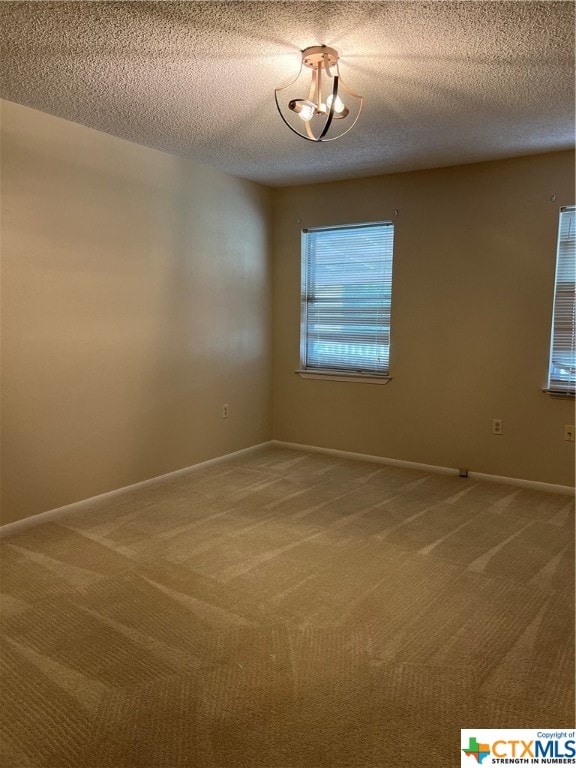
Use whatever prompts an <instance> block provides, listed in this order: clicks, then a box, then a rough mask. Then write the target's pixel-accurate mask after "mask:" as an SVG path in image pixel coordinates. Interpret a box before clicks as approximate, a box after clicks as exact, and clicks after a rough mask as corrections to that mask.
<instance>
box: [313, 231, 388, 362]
mask: <svg viewBox="0 0 576 768" xmlns="http://www.w3.org/2000/svg"><path fill="white" fill-rule="evenodd" d="M302 234H303V257H304V265H303V267H304V269H303V278H304V279H303V291H302V342H303V343H302V357H303V360H302V367H303V368H305V369H306V370H328V371H332V370H333V371H345V372H355V373H360V374H362V373H371V374H373V375H374V374H377V375H386V374H387V373H388V370H389V355H390V306H391V297H392V254H393V241H394V227H393V225H392V224H391V223H378V224H365V225H360V226H347V227H332V228H325V229H308V230H304V231H303V233H302Z"/></svg>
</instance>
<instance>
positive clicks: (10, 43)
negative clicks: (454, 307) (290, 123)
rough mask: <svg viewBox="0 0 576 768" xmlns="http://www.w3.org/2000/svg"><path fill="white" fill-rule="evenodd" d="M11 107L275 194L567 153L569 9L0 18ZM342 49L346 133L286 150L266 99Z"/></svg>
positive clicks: (100, 9) (208, 5)
mask: <svg viewBox="0 0 576 768" xmlns="http://www.w3.org/2000/svg"><path fill="white" fill-rule="evenodd" d="M0 16H1V20H2V26H3V34H2V53H3V62H4V63H3V66H2V89H1V95H2V97H4V98H6V99H8V100H11V101H16V102H19V103H20V104H25V105H28V106H30V107H34V108H36V109H40V110H42V111H45V112H49V113H51V114H54V115H59V116H60V117H64V118H67V119H68V120H73V121H75V122H78V123H82V124H84V125H88V126H91V127H93V128H97V129H99V130H102V131H106V132H108V133H111V134H114V135H116V136H120V137H123V138H125V139H129V140H130V141H135V142H138V143H139V144H145V145H147V146H150V147H156V148H157V149H161V150H165V151H168V152H172V153H175V154H179V155H183V156H186V157H190V158H193V159H194V160H196V161H198V162H201V163H205V164H208V165H211V166H213V167H216V168H220V169H221V170H223V171H226V172H228V173H232V174H234V175H237V176H242V177H245V178H248V179H253V180H255V181H259V182H262V183H264V184H269V185H271V186H281V185H286V184H296V183H308V182H314V181H324V180H332V179H345V178H353V177H358V176H366V175H373V174H378V173H390V172H396V171H405V170H414V169H420V168H431V167H438V166H445V165H457V164H461V163H466V162H474V161H480V160H487V159H494V158H499V157H509V156H513V155H522V154H531V153H538V152H546V151H552V150H557V149H565V148H568V147H571V146H573V142H574V31H573V30H574V4H573V3H572V2H550V1H548V2H521V1H520V2H518V1H514V2H498V1H496V0H493V1H491V2H472V1H470V0H468V1H466V2H438V1H434V0H431V1H430V2H412V3H404V2H81V3H77V2H61V3H52V2H28V3H19V2H1V3H0ZM318 44H326V45H331V46H333V47H335V48H337V49H338V51H339V52H340V56H341V62H340V63H341V74H342V77H343V79H344V80H345V81H346V83H347V84H348V85H349V87H351V88H352V89H353V90H354V91H356V92H357V93H361V94H362V95H363V96H364V97H365V106H364V110H363V112H362V114H361V115H360V119H359V121H358V123H357V125H356V126H355V127H354V129H353V130H352V131H351V132H350V133H349V134H348V135H347V136H345V137H343V138H342V139H339V140H337V141H334V142H330V143H328V144H314V143H311V142H307V141H305V140H304V139H300V138H298V137H297V136H295V135H294V134H292V133H291V132H290V131H289V130H288V128H287V127H286V126H285V125H284V124H283V123H282V121H281V119H280V117H279V115H278V113H277V112H276V107H275V104H274V88H276V87H278V86H280V85H285V84H287V83H288V82H289V81H290V80H292V79H293V78H294V77H295V75H296V74H297V72H298V69H299V66H300V49H302V48H305V47H307V46H309V45H318Z"/></svg>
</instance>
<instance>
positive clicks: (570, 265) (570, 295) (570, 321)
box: [548, 205, 576, 394]
mask: <svg viewBox="0 0 576 768" xmlns="http://www.w3.org/2000/svg"><path fill="white" fill-rule="evenodd" d="M550 347H551V348H550V367H549V377H548V389H549V390H550V391H551V392H563V393H566V394H574V391H575V386H576V208H575V207H574V206H573V205H572V206H569V207H565V208H561V209H560V226H559V230H558V254H557V257H556V281H555V291H554V311H553V315H552V342H551V345H550Z"/></svg>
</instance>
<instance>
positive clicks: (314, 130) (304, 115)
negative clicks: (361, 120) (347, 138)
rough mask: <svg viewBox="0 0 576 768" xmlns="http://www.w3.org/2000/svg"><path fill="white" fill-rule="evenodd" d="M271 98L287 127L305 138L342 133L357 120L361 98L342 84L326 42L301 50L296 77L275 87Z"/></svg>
mask: <svg viewBox="0 0 576 768" xmlns="http://www.w3.org/2000/svg"><path fill="white" fill-rule="evenodd" d="M308 70H311V72H310V82H308ZM306 94H307V95H306ZM274 97H275V99H276V106H277V108H278V112H279V113H280V117H281V118H282V120H283V121H284V122H285V123H286V125H287V126H288V128H290V130H291V131H293V132H294V133H296V134H297V135H298V136H301V137H302V138H303V139H307V140H308V141H333V140H334V139H338V138H340V136H344V134H345V133H348V131H349V130H350V129H351V128H352V127H353V126H354V124H355V123H356V121H357V120H358V117H359V115H360V112H361V110H362V103H363V101H364V99H363V97H362V96H358V95H357V94H356V93H354V92H353V91H351V90H350V89H349V88H347V87H346V86H345V85H344V83H343V81H342V78H341V77H340V70H339V68H338V52H337V51H336V50H335V49H334V48H329V47H328V46H326V45H315V46H312V47H311V48H306V49H305V50H304V51H302V63H301V65H300V72H299V73H298V76H297V77H296V79H295V80H293V81H292V82H291V83H290V84H289V85H287V86H285V87H284V88H276V90H275V91H274Z"/></svg>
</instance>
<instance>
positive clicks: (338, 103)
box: [326, 94, 348, 115]
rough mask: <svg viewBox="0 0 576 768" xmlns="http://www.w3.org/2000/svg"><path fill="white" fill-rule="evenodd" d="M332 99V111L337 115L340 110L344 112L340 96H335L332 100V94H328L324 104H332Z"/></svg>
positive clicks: (329, 105)
mask: <svg viewBox="0 0 576 768" xmlns="http://www.w3.org/2000/svg"><path fill="white" fill-rule="evenodd" d="M333 101H334V112H335V113H336V114H337V115H339V114H340V113H341V112H344V110H345V109H346V107H345V105H344V103H343V101H342V99H341V98H340V96H336V99H335V100H334V96H333V95H332V94H330V96H328V98H327V99H326V104H327V105H328V108H330V107H331V106H332V102H333ZM346 112H348V110H346Z"/></svg>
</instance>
